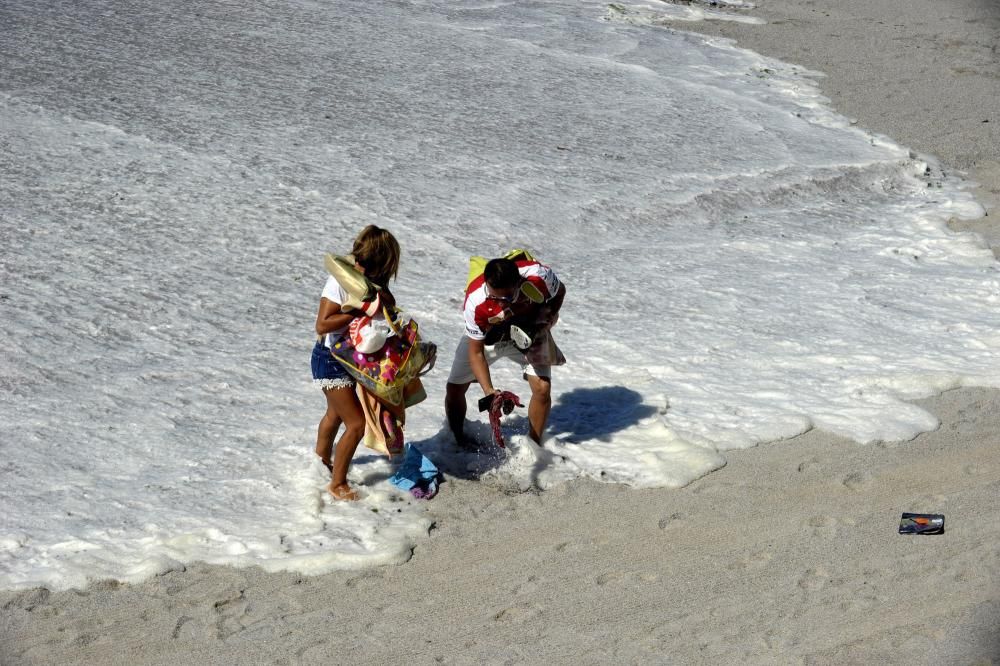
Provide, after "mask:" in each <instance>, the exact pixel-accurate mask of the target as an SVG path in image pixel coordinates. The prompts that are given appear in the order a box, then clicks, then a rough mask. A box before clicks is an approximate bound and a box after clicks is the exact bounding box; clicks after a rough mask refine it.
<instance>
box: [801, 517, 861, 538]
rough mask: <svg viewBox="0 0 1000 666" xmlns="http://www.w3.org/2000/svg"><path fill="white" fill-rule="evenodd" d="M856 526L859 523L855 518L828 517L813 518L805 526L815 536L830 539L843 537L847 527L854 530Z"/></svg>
mask: <svg viewBox="0 0 1000 666" xmlns="http://www.w3.org/2000/svg"><path fill="white" fill-rule="evenodd" d="M856 526H857V521H855V520H854V519H853V518H834V517H833V516H828V515H823V516H813V517H812V518H810V519H809V520H807V521H806V522H805V524H804V528H805V530H806V531H808V532H809V533H811V534H812V535H813V536H818V537H825V538H830V539H832V538H834V537H838V536H841V534H842V533H843V532H844V528H845V527H846V528H852V527H856Z"/></svg>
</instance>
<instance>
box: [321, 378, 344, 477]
mask: <svg viewBox="0 0 1000 666" xmlns="http://www.w3.org/2000/svg"><path fill="white" fill-rule="evenodd" d="M331 393H332V389H324V390H323V395H324V396H326V414H324V415H323V418H322V419H321V420H320V422H319V428H318V429H317V432H316V455H318V456H319V459H320V460H322V461H323V464H324V465H326V468H327V469H328V470H330V471H331V472H333V459H332V456H333V440H334V438H336V436H337V431H338V430H340V424H341V419H340V416H339V415H338V414H337V412H336V410H335V409H334V406H333V400H332V399H331V397H330V394H331Z"/></svg>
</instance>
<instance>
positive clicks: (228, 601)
mask: <svg viewBox="0 0 1000 666" xmlns="http://www.w3.org/2000/svg"><path fill="white" fill-rule="evenodd" d="M247 606H248V604H247V601H246V599H245V598H244V597H243V590H240V591H239V592H238V593H234V594H233V596H231V597H228V598H225V599H220V600H219V601H216V602H215V604H214V605H213V606H212V608H213V610H215V612H216V613H217V614H218V616H219V618H218V620H216V622H215V633H216V637H217V638H218V639H219V640H222V641H224V640H226V639H227V638H229V637H230V636H232V635H233V634H238V633H240V632H241V631H243V630H244V629H245V628H246V625H244V623H243V618H244V617H245V616H246V613H247Z"/></svg>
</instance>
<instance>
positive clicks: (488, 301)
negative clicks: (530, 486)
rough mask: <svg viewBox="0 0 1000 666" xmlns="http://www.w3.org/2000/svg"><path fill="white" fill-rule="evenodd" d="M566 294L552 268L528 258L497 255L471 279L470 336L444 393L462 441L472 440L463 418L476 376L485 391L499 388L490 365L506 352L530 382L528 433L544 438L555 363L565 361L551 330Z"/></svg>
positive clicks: (450, 420)
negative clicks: (491, 372) (466, 395)
mask: <svg viewBox="0 0 1000 666" xmlns="http://www.w3.org/2000/svg"><path fill="white" fill-rule="evenodd" d="M565 296H566V287H565V286H563V284H562V283H561V282H560V281H559V278H558V277H556V274H555V273H554V272H553V271H552V269H551V268H549V267H548V266H545V265H543V264H540V263H538V262H537V261H534V260H533V259H528V258H524V259H521V260H518V261H514V260H512V259H507V258H501V259H492V260H490V261H489V262H488V263H487V264H486V268H485V269H484V271H483V274H482V275H481V276H479V277H478V278H476V279H474V280H473V281H472V282H471V283H470V284H469V287H468V289H467V290H466V295H465V337H463V338H462V341H461V342H460V343H459V345H458V349H456V350H455V360H454V361H453V362H452V366H451V374H450V375H449V376H448V387H447V391H446V394H445V413H446V414H447V416H448V426H449V427H450V428H451V431H452V433H453V434H454V435H455V441H456V442H457V443H458V444H459V445H467V444H468V441H467V439H466V437H465V433H464V424H465V414H466V409H467V405H466V401H465V394H466V392H467V391H468V390H469V385H470V384H471V383H472V381H473V380H475V381H477V382H478V383H479V385H480V386H481V387H482V389H483V394H484V395H492V394H494V393H497V392H498V389H497V388H495V387H494V386H493V379H492V377H491V376H490V365H492V364H493V363H495V362H496V361H497V360H499V359H501V358H509V359H511V360H512V361H514V362H515V363H517V364H519V365H520V366H521V371H522V373H523V376H524V378H525V379H526V380H527V382H528V386H530V387H531V400H530V402H529V403H528V422H529V424H530V431H529V434H530V435H531V438H532V439H533V440H534V441H535V442H537V443H539V444H541V442H542V433H543V432H544V430H545V423H546V422H547V421H548V418H549V412H550V411H551V409H552V381H551V375H552V372H551V368H552V366H553V365H561V364H562V363H565V358H563V356H562V354H561V352H559V349H558V348H557V347H556V346H555V343H554V342H553V341H552V337H551V335H550V333H549V329H550V328H552V326H554V325H555V323H556V321H557V320H558V317H559V309H560V308H561V307H562V303H563V298H564V297H565Z"/></svg>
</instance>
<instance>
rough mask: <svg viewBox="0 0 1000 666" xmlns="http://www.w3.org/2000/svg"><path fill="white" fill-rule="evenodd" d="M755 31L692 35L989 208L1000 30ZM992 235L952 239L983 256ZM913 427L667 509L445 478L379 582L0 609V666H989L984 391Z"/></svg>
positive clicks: (959, 13)
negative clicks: (793, 70) (429, 521)
mask: <svg viewBox="0 0 1000 666" xmlns="http://www.w3.org/2000/svg"><path fill="white" fill-rule="evenodd" d="M753 13H755V14H756V15H759V16H762V17H764V18H766V19H767V20H768V21H769V23H768V25H764V26H744V25H736V24H723V23H718V22H712V23H705V24H699V25H696V26H691V27H692V28H694V29H698V30H702V31H706V32H709V31H710V32H711V33H713V34H719V35H726V36H730V37H733V38H736V39H737V40H738V41H739V43H740V44H741V45H743V46H746V47H748V48H751V49H753V50H756V51H758V52H761V53H764V54H767V55H773V56H777V57H780V58H782V59H785V60H788V61H791V62H796V63H799V64H802V65H805V66H807V67H809V68H811V69H815V70H819V71H824V72H826V73H828V76H827V77H826V78H825V79H823V80H822V86H823V89H824V91H825V92H826V93H827V94H828V95H829V96H830V97H831V99H832V100H833V103H834V106H836V107H837V108H838V109H839V110H841V111H842V112H843V113H844V114H845V115H847V116H849V117H852V118H857V119H858V124H859V125H860V126H862V127H866V128H869V129H872V130H874V131H877V132H879V133H884V134H887V135H889V136H891V137H893V138H894V139H896V140H897V141H899V142H901V143H903V144H905V145H908V146H910V147H912V148H913V149H914V150H916V151H918V152H921V153H930V154H934V155H937V156H938V157H939V158H940V159H941V161H942V163H943V164H944V165H945V166H946V167H947V168H949V169H957V170H962V171H964V172H966V173H968V174H969V176H970V177H972V178H974V179H976V180H978V181H979V182H980V183H981V184H982V187H981V188H980V190H979V192H978V194H977V196H979V198H980V200H981V201H982V202H983V203H984V204H986V205H987V207H988V208H990V209H993V208H995V207H996V203H997V201H998V198H1000V194H998V193H1000V157H998V150H1000V136H998V131H1000V116H997V114H996V111H997V109H998V108H1000V104H998V103H997V101H998V100H1000V67H998V65H1000V62H998V54H997V52H996V46H995V45H996V44H997V43H998V40H997V37H998V35H1000V27H998V26H1000V19H998V16H1000V11H997V10H990V9H988V8H987V6H986V3H985V2H972V1H970V0H953V1H950V2H940V1H939V0H938V1H932V0H894V1H893V2H888V1H887V0H872V1H871V2H865V1H862V0H849V1H846V2H836V3H816V2H811V1H809V2H802V1H791V0H780V1H766V0H762V1H761V2H760V8H759V9H758V10H755V11H754V12H753ZM685 27H688V26H685ZM984 120H989V122H983V121H984ZM996 214H997V215H1000V212H997V213H996ZM992 219H993V218H991V217H988V218H985V219H984V220H979V221H974V222H963V223H960V226H961V227H962V228H972V229H976V230H977V231H980V232H981V233H983V234H984V235H985V236H986V237H987V238H989V239H991V243H992V244H993V245H994V246H996V245H997V244H998V242H1000V233H998V232H997V228H996V227H995V225H991V224H990V222H991V220H992ZM921 404H922V405H923V406H924V407H925V408H927V409H928V410H930V411H931V412H933V413H935V414H936V415H938V416H939V417H940V418H941V420H942V426H941V428H940V429H939V430H938V431H936V432H932V433H927V434H925V435H922V436H920V437H918V438H917V439H915V440H914V441H912V442H906V443H896V444H885V445H870V446H860V445H858V444H855V443H853V442H850V441H846V440H842V439H839V438H836V437H833V436H830V435H828V434H825V433H822V432H818V431H813V432H810V433H807V434H806V435H803V436H801V437H798V438H795V439H794V440H789V441H785V442H777V443H774V444H769V445H766V446H761V447H758V448H756V449H752V450H748V451H741V452H734V453H730V454H727V458H728V459H729V464H728V465H727V466H726V467H725V468H724V469H722V470H720V471H719V472H716V473H714V474H711V475H709V476H708V477H706V478H704V479H701V480H699V481H697V482H695V483H693V484H691V485H690V486H688V487H686V488H683V489H681V490H656V491H649V490H643V491H639V490H633V489H629V488H624V487H619V486H610V485H603V484H598V483H593V482H576V483H572V484H567V485H564V486H561V487H558V488H556V489H554V490H551V491H548V492H544V493H540V494H534V493H525V494H506V493H505V492H503V490H502V489H498V488H494V487H489V486H487V485H485V484H483V483H477V482H470V481H462V480H457V479H455V480H451V481H450V482H449V483H446V484H445V486H444V489H443V491H442V493H441V495H439V496H438V498H436V499H435V500H434V501H433V502H431V503H430V504H429V505H428V509H429V511H430V512H431V513H432V515H433V517H434V518H435V519H436V521H437V528H436V529H434V530H433V531H432V533H431V535H430V537H429V538H428V539H427V540H425V541H424V542H423V543H421V544H420V545H419V546H418V547H417V549H416V550H415V552H414V555H413V558H412V559H411V561H410V562H408V563H407V564H405V565H402V566H398V567H382V568H375V569H371V570H368V571H364V572H360V573H359V572H340V573H335V574H330V575H327V576H321V577H314V578H303V577H300V576H296V575H293V574H266V573H264V572H262V571H260V570H258V569H247V570H237V569H231V568H224V567H211V566H206V565H193V566H191V567H189V568H188V570H187V571H184V572H176V573H170V574H167V575H164V576H161V577H159V578H156V579H153V580H150V581H148V582H147V583H144V584H141V585H117V584H114V583H98V584H95V585H93V586H91V587H90V588H88V589H87V590H83V591H70V592H62V593H49V592H48V591H46V590H31V591H26V592H18V593H11V592H6V593H0V609H2V612H0V663H3V664H55V663H58V664H68V663H101V664H104V663H129V664H138V663H143V664H145V663H151V664H168V663H169V664H188V663H220V664H221V663H241V664H245V663H282V664H299V663H303V664H312V663H316V664H319V663H365V664H368V663H387V664H388V663H392V664H395V663H403V662H408V663H415V664H424V663H475V662H485V663H491V664H492V663H541V662H546V663H549V664H563V663H574V664H575V663H584V664H586V663H597V662H611V663H677V664H698V663H705V664H752V663H762V664H764V663H766V664H772V663H774V664H786V663H787V664H797V663H804V664H890V663H906V664H980V663H982V664H985V663H993V662H1000V633H998V625H1000V586H998V577H1000V539H997V537H996V535H995V534H994V533H993V528H994V526H995V524H996V523H997V516H998V515H1000V492H998V490H1000V393H997V392H995V391H986V390H976V389H963V390H958V391H952V392H949V393H947V394H945V395H942V396H938V397H936V398H932V399H929V400H926V401H922V402H921ZM305 453H306V451H305V450H304V454H305ZM905 510H914V511H934V512H941V513H944V514H946V515H947V532H946V534H944V535H942V536H923V537H914V536H901V535H898V534H897V533H896V527H897V524H898V520H899V514H900V512H901V511H905Z"/></svg>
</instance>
